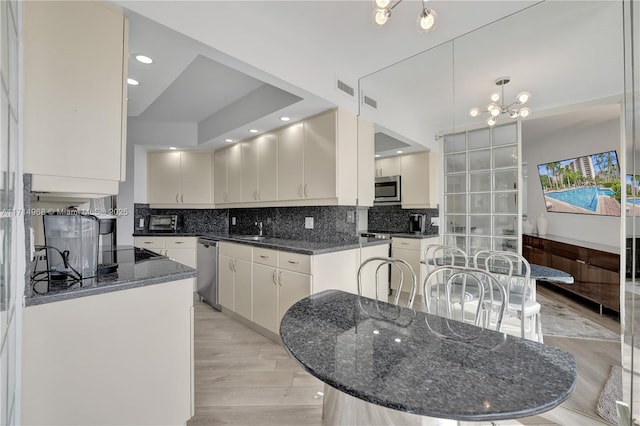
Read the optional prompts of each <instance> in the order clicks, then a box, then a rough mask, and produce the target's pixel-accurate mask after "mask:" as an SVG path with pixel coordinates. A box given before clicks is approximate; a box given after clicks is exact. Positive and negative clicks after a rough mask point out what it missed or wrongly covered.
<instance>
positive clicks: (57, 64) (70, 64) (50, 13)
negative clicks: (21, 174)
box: [23, 1, 128, 194]
mask: <svg viewBox="0 0 640 426" xmlns="http://www.w3.org/2000/svg"><path fill="white" fill-rule="evenodd" d="M23 16H24V20H23V23H24V24H23V30H24V32H23V81H24V82H25V84H24V85H23V87H24V90H23V100H24V103H23V112H24V116H23V117H24V118H23V123H24V134H23V135H24V137H23V140H24V171H25V172H26V173H31V174H33V179H32V190H35V191H56V192H76V193H78V192H84V193H96V194H117V192H118V184H119V182H120V181H123V180H124V179H125V169H126V162H125V155H126V92H127V87H126V86H127V85H126V74H127V56H128V52H127V45H128V40H127V32H128V28H127V21H126V19H125V18H124V16H123V14H122V11H121V10H120V9H119V8H118V7H116V6H114V5H112V4H110V3H108V2H84V1H81V2H58V1H42V2H23Z"/></svg>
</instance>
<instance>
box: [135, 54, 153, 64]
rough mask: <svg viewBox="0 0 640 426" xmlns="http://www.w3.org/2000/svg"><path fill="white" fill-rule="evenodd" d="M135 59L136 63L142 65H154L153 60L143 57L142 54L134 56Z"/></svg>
mask: <svg viewBox="0 0 640 426" xmlns="http://www.w3.org/2000/svg"><path fill="white" fill-rule="evenodd" d="M133 57H134V58H136V61H138V62H140V63H142V64H147V65H148V64H152V63H153V59H151V58H150V57H148V56H147V55H142V54H140V53H136V54H135V55H133Z"/></svg>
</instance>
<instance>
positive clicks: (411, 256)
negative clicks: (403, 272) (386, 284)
mask: <svg viewBox="0 0 640 426" xmlns="http://www.w3.org/2000/svg"><path fill="white" fill-rule="evenodd" d="M440 243H441V239H440V237H433V238H397V237H393V238H392V239H391V257H395V258H398V259H402V260H404V261H406V262H407V263H409V265H411V267H412V268H413V270H414V272H415V273H416V277H417V279H418V283H417V285H418V288H417V290H416V294H422V284H423V282H424V279H425V278H426V275H427V270H426V266H425V265H423V264H422V263H420V261H421V260H422V259H423V257H424V249H425V247H427V246H428V245H430V244H440ZM399 282H400V274H399V272H398V269H397V268H391V288H392V289H393V290H396V289H397V288H398V284H399ZM410 290H411V282H410V280H408V279H407V277H406V276H405V277H404V282H403V284H402V291H403V292H409V291H410Z"/></svg>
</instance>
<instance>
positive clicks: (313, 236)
mask: <svg viewBox="0 0 640 426" xmlns="http://www.w3.org/2000/svg"><path fill="white" fill-rule="evenodd" d="M355 213H356V207H355V206H310V207H265V208H255V209H245V208H242V209H152V208H150V207H149V205H148V204H135V218H134V226H135V229H134V232H147V231H148V230H149V223H148V222H149V220H148V216H149V215H150V214H179V215H181V216H182V218H183V227H182V232H194V233H203V234H206V233H222V234H225V233H231V234H249V235H251V234H257V233H258V227H257V226H256V225H255V223H256V222H262V224H263V234H264V235H268V236H275V237H280V238H286V239H303V240H306V241H317V242H351V241H355V240H356V239H357V236H358V233H357V232H356V220H355V218H356V214H355ZM307 217H311V218H313V229H305V218H307ZM140 219H144V225H145V226H144V228H140V227H139V226H138V225H139V224H140ZM234 220H235V224H233V223H234Z"/></svg>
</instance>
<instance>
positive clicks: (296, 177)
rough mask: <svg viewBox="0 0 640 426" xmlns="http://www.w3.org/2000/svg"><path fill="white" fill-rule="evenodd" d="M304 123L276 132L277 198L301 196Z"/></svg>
mask: <svg viewBox="0 0 640 426" xmlns="http://www.w3.org/2000/svg"><path fill="white" fill-rule="evenodd" d="M303 161H304V123H296V124H294V125H292V126H289V127H287V128H285V129H282V130H280V131H279V132H278V199H279V200H299V199H300V198H302V197H303V193H302V190H303V187H302V186H303V180H304V176H303V174H304V167H303Z"/></svg>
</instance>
